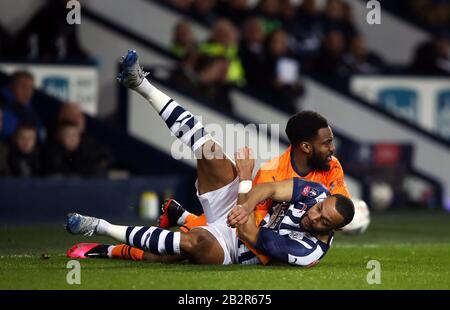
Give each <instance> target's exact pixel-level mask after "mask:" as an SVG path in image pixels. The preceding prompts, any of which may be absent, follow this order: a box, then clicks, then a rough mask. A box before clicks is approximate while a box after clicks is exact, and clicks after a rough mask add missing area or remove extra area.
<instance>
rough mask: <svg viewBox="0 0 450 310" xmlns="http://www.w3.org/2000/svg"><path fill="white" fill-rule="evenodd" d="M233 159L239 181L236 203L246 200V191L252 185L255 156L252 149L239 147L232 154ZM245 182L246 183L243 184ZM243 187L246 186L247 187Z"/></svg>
mask: <svg viewBox="0 0 450 310" xmlns="http://www.w3.org/2000/svg"><path fill="white" fill-rule="evenodd" d="M234 161H235V163H236V170H237V173H238V176H239V181H240V183H239V194H238V204H241V203H243V202H245V201H246V200H247V194H248V191H249V190H250V189H251V187H252V175H253V169H254V167H255V158H254V156H253V151H252V149H251V148H249V147H244V148H241V149H239V150H238V151H237V152H236V153H235V154H234ZM245 182H247V183H248V184H243V183H245ZM245 185H246V186H245ZM245 187H248V189H246V188H245Z"/></svg>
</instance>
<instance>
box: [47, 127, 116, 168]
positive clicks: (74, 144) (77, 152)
mask: <svg viewBox="0 0 450 310" xmlns="http://www.w3.org/2000/svg"><path fill="white" fill-rule="evenodd" d="M42 168H43V172H44V174H45V175H48V176H52V175H65V176H101V177H103V176H105V175H106V172H107V168H108V166H107V165H105V163H104V162H103V161H102V158H97V157H96V150H92V149H91V148H89V147H88V145H86V143H85V142H84V141H83V138H82V133H81V130H80V128H79V126H78V125H77V124H74V123H70V122H60V123H58V125H57V127H56V131H55V136H54V138H53V139H51V140H50V141H48V142H47V145H46V146H45V148H44V151H43V158H42Z"/></svg>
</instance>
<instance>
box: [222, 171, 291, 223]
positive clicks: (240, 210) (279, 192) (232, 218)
mask: <svg viewBox="0 0 450 310" xmlns="http://www.w3.org/2000/svg"><path fill="white" fill-rule="evenodd" d="M293 188H294V179H288V180H285V181H280V182H271V183H261V184H257V185H255V186H254V187H253V188H252V190H251V191H250V192H249V193H248V194H247V197H246V201H245V202H244V203H243V204H241V205H237V206H236V207H234V208H233V209H232V210H231V212H230V213H229V214H228V225H230V226H232V227H238V226H239V225H243V224H245V223H247V221H248V217H249V215H250V214H251V213H252V212H253V210H254V209H255V207H256V205H257V204H258V203H260V202H262V201H264V200H266V199H269V198H270V199H272V200H276V201H291V199H292V192H293Z"/></svg>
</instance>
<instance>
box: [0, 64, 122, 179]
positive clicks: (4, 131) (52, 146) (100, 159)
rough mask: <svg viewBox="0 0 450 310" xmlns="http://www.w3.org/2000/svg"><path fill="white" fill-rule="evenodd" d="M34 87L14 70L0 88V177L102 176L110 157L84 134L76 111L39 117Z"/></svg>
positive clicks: (64, 108) (73, 106) (66, 107)
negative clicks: (8, 79)
mask: <svg viewBox="0 0 450 310" xmlns="http://www.w3.org/2000/svg"><path fill="white" fill-rule="evenodd" d="M34 88H35V86H34V78H33V76H32V75H31V74H30V73H28V72H25V71H19V72H15V73H14V74H13V75H12V76H11V77H10V81H9V83H7V84H6V85H5V86H4V87H2V88H1V89H0V177H1V176H13V177H36V176H44V175H45V176H49V175H79V176H104V175H106V172H107V170H108V169H109V168H110V167H111V164H112V161H113V159H112V155H111V153H110V152H109V151H108V150H107V149H106V148H105V147H103V146H101V145H100V144H99V143H98V142H97V141H96V140H95V139H93V138H92V137H90V136H89V135H88V134H87V133H86V132H85V129H86V119H85V117H86V116H85V115H84V114H83V112H82V111H81V108H80V106H79V105H78V104H77V103H72V102H67V103H65V104H63V105H61V107H60V108H59V109H57V112H56V113H53V114H52V113H46V112H48V111H45V112H44V113H42V111H40V110H39V109H37V107H36V106H37V105H39V102H38V101H36V100H33V94H34Z"/></svg>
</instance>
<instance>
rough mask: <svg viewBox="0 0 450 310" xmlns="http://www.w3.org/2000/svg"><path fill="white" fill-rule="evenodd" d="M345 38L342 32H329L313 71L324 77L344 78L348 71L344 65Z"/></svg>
mask: <svg viewBox="0 0 450 310" xmlns="http://www.w3.org/2000/svg"><path fill="white" fill-rule="evenodd" d="M344 51H345V38H344V35H343V34H342V32H340V31H338V30H331V31H329V32H328V34H327V35H326V36H325V39H324V41H323V43H322V47H321V49H320V53H319V57H318V58H317V59H316V61H315V65H314V71H315V72H317V73H318V74H321V75H323V76H326V77H339V76H340V77H346V76H348V74H349V69H348V68H347V67H346V66H345V64H344V59H343V57H344Z"/></svg>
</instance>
